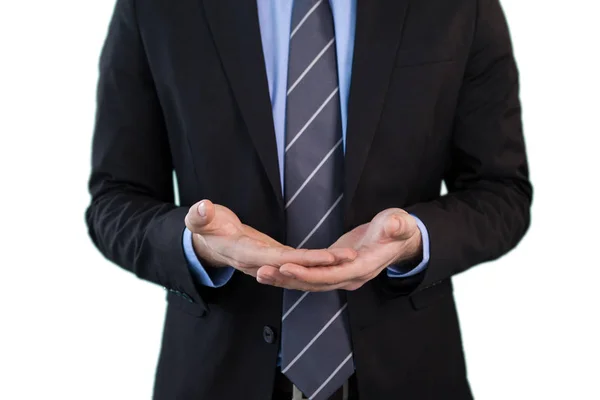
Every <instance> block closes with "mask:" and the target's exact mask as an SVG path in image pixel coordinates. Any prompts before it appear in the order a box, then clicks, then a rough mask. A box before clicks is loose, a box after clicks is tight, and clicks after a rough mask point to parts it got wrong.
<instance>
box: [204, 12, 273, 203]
mask: <svg viewBox="0 0 600 400" xmlns="http://www.w3.org/2000/svg"><path fill="white" fill-rule="evenodd" d="M204 8H205V11H206V17H207V20H208V22H209V26H210V29H211V32H212V34H213V37H214V40H215V43H216V46H217V49H218V52H219V55H220V57H221V61H222V62H223V66H224V69H225V73H226V74H227V76H228V78H229V81H230V83H231V88H232V90H233V93H234V96H235V98H236V100H237V102H238V105H239V107H240V110H241V113H242V117H243V118H244V121H245V122H246V125H247V127H248V131H249V133H250V135H251V136H252V140H253V142H254V146H255V147H256V151H257V152H258V155H259V157H260V160H261V162H262V164H263V167H264V168H265V170H266V173H267V177H268V178H269V181H270V182H271V185H272V187H273V190H274V191H275V195H276V196H277V199H278V201H279V203H280V205H281V206H282V207H283V196H282V192H281V182H280V178H279V165H278V158H277V145H276V141H275V130H274V126H273V115H272V110H271V100H270V98H269V90H268V82H267V73H266V70H265V62H264V55H263V49H262V42H261V36H260V26H259V22H258V11H257V6H256V1H245V0H244V1H239V0H204Z"/></svg>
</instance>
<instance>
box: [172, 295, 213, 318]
mask: <svg viewBox="0 0 600 400" xmlns="http://www.w3.org/2000/svg"><path fill="white" fill-rule="evenodd" d="M167 302H168V303H169V305H171V306H173V307H175V308H177V309H178V310H180V311H183V312H184V313H186V314H189V315H191V316H193V317H197V318H200V317H204V316H206V314H207V313H208V308H207V307H206V305H204V304H199V303H194V302H193V301H192V300H191V299H189V298H187V297H186V296H184V294H183V293H179V292H176V291H173V290H167Z"/></svg>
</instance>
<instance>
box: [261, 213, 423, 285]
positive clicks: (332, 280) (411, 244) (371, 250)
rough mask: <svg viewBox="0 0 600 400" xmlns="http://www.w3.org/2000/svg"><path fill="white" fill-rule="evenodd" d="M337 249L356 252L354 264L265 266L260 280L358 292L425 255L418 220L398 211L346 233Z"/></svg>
mask: <svg viewBox="0 0 600 400" xmlns="http://www.w3.org/2000/svg"><path fill="white" fill-rule="evenodd" d="M336 247H341V248H353V249H355V250H356V252H357V254H358V257H357V258H356V259H355V260H354V261H352V262H346V263H343V264H339V265H333V266H325V267H304V266H302V265H298V264H284V265H282V266H281V267H280V268H276V267H272V266H263V267H261V268H260V269H259V270H258V272H257V280H258V282H260V283H263V284H266V285H273V286H279V287H283V288H286V289H297V290H303V291H308V292H321V291H328V290H335V289H344V290H356V289H358V288H360V287H362V286H363V285H364V284H365V283H366V282H368V281H370V280H371V279H373V278H375V277H376V276H377V275H379V273H380V272H381V271H382V270H383V269H384V268H386V267H388V266H390V265H392V264H397V263H401V262H408V261H411V260H417V259H418V258H419V257H421V256H422V252H423V244H422V238H421V231H420V230H419V228H418V226H417V222H416V220H415V218H414V217H413V216H411V215H409V214H408V213H407V212H406V211H404V210H401V209H399V208H390V209H387V210H384V211H382V212H380V213H379V214H377V215H376V216H375V218H373V220H372V221H371V222H369V223H366V224H363V225H360V226H358V227H356V228H355V229H353V230H352V231H350V232H348V233H346V234H345V235H343V236H342V237H341V238H339V239H338V241H337V242H335V243H334V244H333V245H332V246H331V248H336Z"/></svg>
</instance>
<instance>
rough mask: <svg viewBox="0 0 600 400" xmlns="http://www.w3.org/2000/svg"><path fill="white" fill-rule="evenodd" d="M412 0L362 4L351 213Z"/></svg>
mask: <svg viewBox="0 0 600 400" xmlns="http://www.w3.org/2000/svg"><path fill="white" fill-rule="evenodd" d="M408 3H409V0H378V1H373V0H358V3H357V15H356V33H355V40H354V59H353V62H352V79H351V84H350V96H349V100H348V133H347V143H346V177H345V195H344V207H345V210H346V212H348V210H349V209H350V206H351V204H352V200H353V197H354V194H355V192H356V188H357V186H358V182H359V180H360V176H361V174H362V171H363V168H364V166H365V163H366V161H367V157H368V154H369V151H370V148H371V143H372V141H373V136H374V135H375V131H376V130H377V126H378V124H379V119H380V117H381V112H382V111H383V106H384V102H385V96H386V93H387V90H388V87H389V83H390V78H391V75H392V71H393V68H394V61H395V59H396V54H397V51H398V48H399V46H400V42H401V39H402V32H403V27H404V21H405V18H406V15H407V12H408Z"/></svg>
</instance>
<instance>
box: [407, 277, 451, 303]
mask: <svg viewBox="0 0 600 400" xmlns="http://www.w3.org/2000/svg"><path fill="white" fill-rule="evenodd" d="M448 295H452V282H451V281H450V279H446V280H444V281H441V282H439V283H437V284H435V285H432V286H429V287H427V288H425V289H422V290H419V291H418V292H415V293H413V294H412V295H410V296H409V298H410V304H411V305H412V306H413V308H414V309H415V310H421V309H423V308H426V307H429V306H431V305H432V304H434V303H435V302H437V301H438V300H441V299H443V298H445V297H446V296H448Z"/></svg>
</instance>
